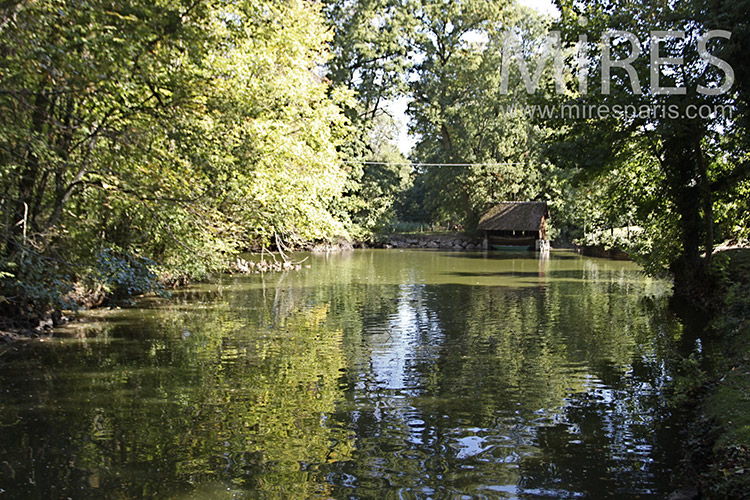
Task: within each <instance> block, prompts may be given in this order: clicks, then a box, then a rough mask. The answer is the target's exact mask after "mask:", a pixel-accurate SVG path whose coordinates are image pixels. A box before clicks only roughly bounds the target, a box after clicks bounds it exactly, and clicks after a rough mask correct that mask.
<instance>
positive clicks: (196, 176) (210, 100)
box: [0, 0, 350, 301]
mask: <svg viewBox="0 0 750 500" xmlns="http://www.w3.org/2000/svg"><path fill="white" fill-rule="evenodd" d="M328 40H329V35H328V33H327V29H326V26H325V24H324V23H323V20H322V15H321V12H320V6H319V5H316V4H311V3H308V2H303V1H302V0H299V1H292V2H281V1H278V0H263V1H261V2H245V1H241V2H234V3H218V4H211V3H207V2H172V3H169V2H167V3H164V2H157V3H153V2H143V1H140V2H139V1H136V2H130V3H128V4H127V5H125V4H122V5H120V4H111V3H110V2H107V1H95V2H89V3H87V4H86V5H85V6H79V5H74V4H60V3H59V2H52V1H47V0H45V1H42V2H33V3H10V4H6V5H4V6H2V7H0V82H2V85H0V198H1V199H0V212H1V214H2V220H3V221H4V223H3V226H2V236H3V240H2V245H0V246H1V247H2V248H0V252H2V254H3V256H4V258H5V259H6V260H7V261H8V262H10V263H16V264H17V265H16V268H14V269H11V268H9V270H8V271H7V272H10V273H15V274H14V279H15V280H17V281H19V282H24V283H27V284H29V285H30V286H37V285H38V286H40V287H44V286H46V285H45V284H44V282H43V281H40V282H35V283H36V284H33V283H32V282H31V281H29V280H35V279H36V278H35V276H33V275H31V274H28V273H27V274H19V273H21V271H22V267H23V266H20V265H19V264H21V263H22V262H23V258H24V256H26V255H29V252H31V251H33V252H36V253H37V254H39V255H41V256H43V257H44V258H47V259H56V260H55V262H56V263H55V265H54V266H53V267H56V268H59V269H61V271H60V273H62V274H66V275H69V276H70V277H71V278H74V277H76V276H77V275H78V274H80V273H82V272H85V270H86V269H91V268H92V267H95V266H96V262H97V261H99V262H100V263H101V261H100V260H99V257H98V256H100V255H102V252H105V253H106V252H107V249H108V248H118V249H119V250H118V251H121V252H122V255H131V256H133V255H138V256H139V258H148V259H152V260H153V261H155V262H158V263H159V265H160V268H161V269H162V270H163V272H164V273H166V274H167V275H169V276H172V277H173V279H182V278H186V277H187V278H194V277H202V276H205V275H206V274H207V273H210V272H212V271H214V270H217V269H221V268H222V266H223V265H224V263H225V262H226V260H227V256H228V255H230V254H232V253H234V252H237V251H239V250H242V249H244V248H248V247H250V246H252V245H263V246H269V245H271V244H274V243H276V241H277V240H278V239H280V240H281V241H286V242H292V243H298V242H301V241H308V240H313V239H326V238H330V237H333V236H335V235H341V234H344V228H343V225H342V224H341V222H340V221H339V220H337V219H336V217H335V216H334V214H333V213H332V203H333V202H334V201H335V200H336V199H337V198H338V197H339V196H340V194H341V192H342V190H343V188H344V182H345V179H346V174H345V171H344V169H343V168H342V167H341V164H340V162H339V154H338V152H337V146H338V145H339V144H340V138H341V137H342V136H343V135H344V133H345V131H346V129H347V121H346V119H345V117H344V115H343V113H342V111H341V105H342V104H343V103H346V102H347V100H348V99H349V98H350V96H349V95H348V94H347V93H345V92H341V91H336V90H332V89H331V86H330V85H329V84H328V83H326V82H325V81H324V80H323V79H322V78H320V77H319V76H317V74H316V71H318V70H319V67H320V65H321V64H323V63H324V62H325V60H326V57H327V54H326V43H327V42H328ZM49 262H52V261H51V260H49ZM136 274H139V272H138V273H136ZM144 276H145V275H144ZM77 277H78V278H80V276H77ZM113 286H114V288H116V289H118V290H119V289H121V287H120V284H118V285H113ZM145 288H148V287H147V286H146V287H141V286H139V285H138V286H125V287H124V289H130V290H131V291H133V292H135V291H137V290H141V289H145ZM4 293H6V294H8V293H9V291H5V292H4ZM27 296H28V298H29V300H40V301H44V300H46V299H45V298H44V297H43V296H42V295H40V294H38V293H36V292H33V290H30V291H29V294H27Z"/></svg>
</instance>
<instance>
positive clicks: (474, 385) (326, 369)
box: [0, 250, 682, 500]
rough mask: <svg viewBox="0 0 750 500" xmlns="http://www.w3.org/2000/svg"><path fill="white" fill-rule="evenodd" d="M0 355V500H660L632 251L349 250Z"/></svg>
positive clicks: (659, 336) (666, 326) (659, 340)
mask: <svg viewBox="0 0 750 500" xmlns="http://www.w3.org/2000/svg"><path fill="white" fill-rule="evenodd" d="M305 264H309V266H310V267H309V268H304V269H302V270H301V271H299V272H296V273H286V274H270V275H266V276H249V277H223V278H221V279H220V280H219V281H218V282H216V283H213V284H205V285H199V286H195V287H192V288H190V289H187V290H183V291H178V292H177V293H175V294H174V296H173V297H172V298H171V299H155V298H154V299H147V300H144V301H143V302H142V303H140V304H139V306H138V307H137V308H132V309H123V310H101V311H94V312H91V313H88V314H87V315H86V317H87V319H88V322H87V323H84V324H77V325H73V326H68V327H66V328H65V329H63V330H61V331H60V332H59V337H58V338H56V339H54V340H48V341H46V342H43V343H38V344H35V345H30V346H16V347H14V348H13V349H12V350H9V351H6V352H4V353H3V354H2V355H1V356H0V500H6V499H7V500H10V499H23V500H29V499H66V498H71V499H131V498H148V499H208V500H214V499H250V498H280V499H282V498H283V499H304V498H321V499H323V498H335V499H339V498H341V499H343V498H346V499H349V498H378V499H416V498H422V499H427V498H434V499H438V498H451V499H453V498H459V499H470V498H471V499H473V498H520V499H537V498H539V499H541V498H591V499H601V498H623V499H632V498H665V497H666V495H667V493H669V491H671V489H670V487H669V481H670V474H671V468H672V467H673V466H674V465H675V464H676V461H677V458H676V457H674V456H673V453H675V450H676V446H675V444H676V443H675V439H676V438H675V436H674V435H673V432H672V430H671V429H670V428H669V426H668V425H667V424H666V423H665V421H664V416H665V414H666V412H665V411H664V410H663V409H662V408H663V404H662V401H661V398H660V390H661V387H662V385H663V384H664V383H665V381H666V379H667V378H668V374H669V370H668V364H667V363H666V361H665V359H666V358H667V355H668V353H669V351H670V349H672V347H673V345H674V344H675V343H677V342H678V340H679V338H680V336H681V334H682V327H681V326H680V324H679V323H678V321H677V320H676V319H675V318H674V317H673V316H672V315H671V314H670V313H669V311H668V310H667V308H666V296H667V293H668V291H669V288H668V286H667V284H666V283H664V282H660V281H656V280H651V279H648V278H646V277H644V276H643V275H642V273H641V272H640V271H639V270H638V268H637V267H636V266H635V265H634V264H632V263H623V262H614V261H607V260H601V259H590V258H585V257H579V256H577V255H575V254H572V253H566V252H559V253H557V252H553V253H552V255H551V256H550V258H547V259H542V258H539V257H538V256H536V255H534V254H525V253H524V254H513V253H490V254H484V253H451V252H438V251H416V250H415V251H398V250H363V251H356V252H351V253H343V254H336V255H329V256H324V255H323V256H310V258H309V259H308V260H307V261H306V262H305Z"/></svg>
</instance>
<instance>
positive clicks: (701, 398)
mask: <svg viewBox="0 0 750 500" xmlns="http://www.w3.org/2000/svg"><path fill="white" fill-rule="evenodd" d="M714 258H715V259H716V260H717V264H718V265H717V268H718V269H719V273H720V274H721V277H720V286H719V287H718V288H717V296H716V301H717V302H718V304H717V311H718V312H717V313H716V314H715V316H714V319H713V320H712V321H711V323H710V324H709V326H708V331H707V335H708V336H709V337H710V340H711V349H710V350H707V351H706V352H705V353H704V354H702V355H701V356H702V358H701V357H700V356H698V357H696V356H695V355H692V356H691V358H690V359H687V360H684V364H685V366H687V367H691V368H688V369H687V370H686V373H685V374H684V377H683V380H680V381H678V382H677V383H679V384H682V385H683V386H684V387H686V389H684V390H683V394H686V395H687V400H688V403H687V406H688V407H689V408H690V410H689V411H690V412H691V413H692V415H693V418H692V421H691V424H690V426H689V428H688V430H687V436H686V437H687V439H686V441H685V442H686V447H687V450H686V452H687V459H686V465H687V468H686V471H685V476H686V478H690V479H692V480H693V481H695V482H696V484H695V486H696V487H697V489H698V490H699V491H700V494H701V498H706V499H716V500H719V499H721V500H724V499H748V498H750V351H749V350H748V346H750V249H734V250H729V251H725V252H720V253H718V254H716V256H715V257H714Z"/></svg>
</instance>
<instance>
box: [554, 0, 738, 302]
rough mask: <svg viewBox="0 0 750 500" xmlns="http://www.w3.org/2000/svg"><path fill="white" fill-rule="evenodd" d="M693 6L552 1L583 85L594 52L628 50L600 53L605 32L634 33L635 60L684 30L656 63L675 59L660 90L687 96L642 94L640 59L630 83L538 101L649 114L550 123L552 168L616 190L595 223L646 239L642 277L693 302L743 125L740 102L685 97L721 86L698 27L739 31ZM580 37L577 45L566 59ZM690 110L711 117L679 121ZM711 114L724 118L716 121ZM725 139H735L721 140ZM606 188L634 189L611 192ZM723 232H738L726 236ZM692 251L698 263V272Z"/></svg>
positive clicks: (644, 67)
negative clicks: (662, 277)
mask: <svg viewBox="0 0 750 500" xmlns="http://www.w3.org/2000/svg"><path fill="white" fill-rule="evenodd" d="M699 4H700V2H683V3H681V4H680V5H679V8H675V9H673V8H672V7H671V6H669V7H668V6H666V4H658V3H644V4H640V3H639V4H634V3H632V2H576V1H567V0H564V1H560V2H558V5H559V7H560V9H561V12H562V17H561V20H560V22H559V23H558V26H557V28H558V29H561V31H562V34H563V39H564V42H565V46H566V47H567V48H568V50H570V51H576V50H580V51H581V52H582V53H584V54H585V55H586V56H587V58H588V60H589V66H588V68H587V70H585V71H584V74H587V76H588V81H589V82H591V84H590V86H591V87H593V86H594V84H593V82H601V81H604V80H606V78H604V77H603V76H602V72H603V69H602V65H601V61H602V60H603V59H605V58H606V55H605V54H603V53H602V47H603V46H607V47H610V46H611V47H612V51H613V53H614V56H613V58H614V59H619V60H622V59H624V58H625V57H626V56H627V54H628V53H629V50H630V49H631V47H630V43H629V42H627V41H624V40H623V39H622V38H616V37H615V38H613V40H612V42H611V43H605V44H599V43H598V42H599V41H600V40H602V37H606V36H607V35H606V34H607V33H608V31H609V30H621V31H627V32H629V33H633V34H634V35H635V37H636V38H637V42H636V44H637V45H638V49H639V50H641V52H642V54H644V55H648V54H649V50H651V49H653V48H654V47H653V45H654V43H656V42H655V41H654V39H653V38H651V37H650V35H651V33H652V32H654V31H659V30H663V31H683V32H685V38H684V41H682V40H678V39H671V40H666V41H662V42H661V43H660V45H659V50H660V54H661V55H662V57H667V56H669V57H673V58H680V59H681V64H682V68H681V70H680V71H679V72H676V71H672V70H667V69H662V70H661V74H660V86H662V87H684V88H686V89H688V90H687V91H686V92H685V93H680V92H659V91H658V89H652V88H651V87H650V86H649V85H648V82H649V81H651V80H650V76H651V75H650V70H651V69H653V68H650V66H649V65H648V64H647V61H648V59H649V58H648V57H645V56H641V57H640V58H638V59H636V60H635V61H634V62H633V65H632V67H633V74H632V75H630V74H626V73H625V71H619V72H618V71H613V73H612V78H611V81H612V86H611V89H610V90H609V91H606V92H605V90H604V89H603V88H601V89H596V88H589V89H588V90H587V91H582V90H580V89H579V88H578V82H576V81H573V80H571V81H569V82H568V86H567V89H566V92H565V93H564V94H563V95H556V96H549V97H548V99H549V101H550V102H553V103H555V104H557V105H558V106H562V105H570V106H578V107H579V108H578V109H583V108H586V107H588V109H594V108H596V109H601V108H606V109H608V110H614V109H625V108H626V107H627V106H631V109H636V110H639V109H644V108H645V109H648V110H651V112H646V113H643V112H638V113H630V114H626V113H619V114H618V113H613V112H610V113H604V114H601V115H594V116H586V117H583V118H581V119H578V120H562V119H558V120H557V121H556V122H554V125H555V129H556V133H555V134H554V136H553V141H552V144H553V147H552V148H550V153H551V155H552V157H553V158H555V162H556V164H558V165H560V166H566V167H568V168H574V169H580V170H584V171H586V174H585V177H588V179H596V181H595V182H601V180H602V179H603V180H604V184H605V185H609V186H610V187H612V188H615V194H616V195H615V196H614V197H612V196H606V197H602V198H601V201H606V200H613V201H616V202H617V203H616V204H614V205H610V206H607V204H606V203H604V204H603V206H602V207H601V209H600V210H599V212H600V213H601V215H603V216H604V217H605V218H609V217H611V216H613V215H616V216H618V217H622V216H628V217H629V218H632V219H635V221H634V222H635V223H636V224H637V225H639V226H642V227H644V228H645V232H646V234H647V235H648V236H652V238H651V239H650V240H647V241H648V244H647V245H645V246H644V250H647V251H648V250H652V249H653V250H655V251H654V252H653V255H654V256H655V258H654V259H652V258H651V257H650V256H649V254H648V253H646V252H644V254H643V256H644V260H645V261H646V262H647V264H648V266H649V268H650V269H651V270H654V271H658V270H665V269H668V270H669V271H671V272H673V273H674V275H675V277H676V285H677V287H676V291H677V292H678V293H682V294H684V295H690V296H693V298H695V294H696V293H700V292H699V291H697V290H696V287H700V286H702V285H701V284H703V285H705V282H706V281H707V279H708V278H707V274H706V269H707V265H708V262H709V261H710V258H711V255H712V250H713V241H714V239H715V238H716V233H717V228H716V227H715V222H716V216H715V213H714V211H715V209H716V208H717V207H722V206H726V207H727V209H729V210H731V208H730V207H731V198H732V197H733V196H736V195H733V194H732V193H733V192H736V189H737V188H738V182H740V181H741V179H742V178H743V176H744V175H745V174H746V170H747V167H746V160H745V155H746V153H745V151H746V150H747V147H746V146H747V143H746V140H745V139H744V137H746V134H745V129H744V128H743V125H742V124H743V122H744V120H745V119H744V118H743V116H744V115H743V113H744V112H745V109H746V108H745V107H744V105H743V104H742V102H743V99H744V97H743V96H742V94H741V93H740V94H739V96H738V94H736V93H734V92H726V93H722V94H719V95H709V94H701V93H699V92H696V89H697V88H698V86H699V85H703V86H709V87H711V86H713V87H717V86H719V85H721V84H722V82H723V80H724V79H726V78H727V77H726V75H725V74H722V71H721V70H717V68H716V67H715V66H708V65H707V64H706V63H705V61H704V60H703V59H702V58H701V57H700V56H699V53H698V45H699V44H698V39H699V37H700V36H701V35H703V33H705V32H706V31H708V30H709V29H730V30H731V29H733V28H735V27H736V28H738V29H740V30H741V31H742V28H739V27H738V26H737V25H736V22H735V21H733V20H734V19H737V18H734V17H730V18H727V17H724V18H721V17H717V16H713V14H715V13H716V9H719V10H720V9H721V8H723V7H721V6H719V5H718V4H715V5H714V4H712V5H711V6H710V7H708V8H707V9H703V8H702V7H701V6H700V5H699ZM720 21H721V22H720ZM732 23H735V24H734V25H732ZM582 35H586V36H587V39H588V41H587V42H585V43H583V44H582V45H579V47H578V48H577V49H576V44H578V42H579V40H580V37H581V36H582ZM723 42H725V40H721V39H715V40H713V41H711V43H710V44H709V45H708V50H709V52H711V53H713V54H720V55H723V56H724V57H726V54H727V52H731V51H733V50H735V49H736V46H735V45H734V42H735V39H734V38H732V44H727V43H723ZM741 43H744V39H743V40H742V42H741ZM571 60H572V59H571ZM657 70H658V68H657ZM634 77H637V80H638V81H639V82H640V83H641V89H637V88H636V86H635V84H634V83H633V81H631V78H634ZM711 82H714V83H711ZM602 85H603V84H602ZM701 107H703V109H712V110H714V112H713V113H711V114H710V115H709V114H706V113H703V114H702V115H701V116H695V114H690V113H689V111H690V110H692V109H699V108H701ZM719 109H721V110H723V112H719V111H716V110H719ZM659 110H670V112H659ZM727 111H729V112H731V113H732V114H733V117H734V118H731V117H729V114H728V113H727ZM726 135H731V136H733V137H734V139H731V140H727V139H725V138H724V137H725V136H726ZM730 143H731V145H730ZM729 150H732V151H733V154H732V156H729V155H727V154H726V153H727V151H729ZM643 172H647V173H648V175H647V176H646V177H645V178H644V177H642V176H641V174H642V173H643ZM617 178H622V179H627V178H630V179H641V180H640V181H638V182H636V183H635V184H631V183H627V184H624V185H623V187H617V182H616V179H617ZM613 182H614V183H613ZM633 185H634V186H636V189H634V190H633V189H631V186H633ZM618 205H619V206H618ZM719 209H720V210H721V208H719ZM727 229H729V232H732V231H733V232H735V233H736V232H737V229H736V228H727ZM665 236H666V238H665ZM701 252H704V253H706V254H707V256H708V258H707V259H706V260H705V262H704V261H703V260H702V259H701V257H700V255H701Z"/></svg>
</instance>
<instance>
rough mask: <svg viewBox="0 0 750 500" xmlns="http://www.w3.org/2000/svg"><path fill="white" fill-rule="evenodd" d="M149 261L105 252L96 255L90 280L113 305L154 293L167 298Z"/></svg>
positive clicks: (133, 256) (134, 256) (108, 249)
mask: <svg viewBox="0 0 750 500" xmlns="http://www.w3.org/2000/svg"><path fill="white" fill-rule="evenodd" d="M156 268H157V264H156V262H154V261H153V260H151V259H148V258H145V257H139V256H136V255H131V254H128V253H125V252H122V251H117V250H115V249H111V248H107V249H104V250H102V251H101V252H99V255H98V256H97V260H96V270H95V272H94V273H93V275H92V277H91V279H92V280H93V281H94V283H95V284H96V285H98V286H100V287H101V288H102V289H103V290H104V292H105V293H106V294H107V295H108V296H109V297H110V298H111V300H114V301H121V300H130V299H131V297H133V296H135V295H141V294H144V293H148V292H155V293H158V294H160V295H166V294H167V293H166V291H165V290H164V288H163V287H162V285H161V284H160V282H159V275H158V274H157V272H156Z"/></svg>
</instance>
